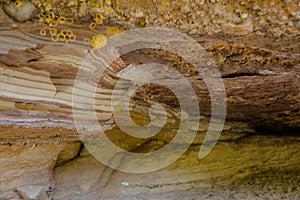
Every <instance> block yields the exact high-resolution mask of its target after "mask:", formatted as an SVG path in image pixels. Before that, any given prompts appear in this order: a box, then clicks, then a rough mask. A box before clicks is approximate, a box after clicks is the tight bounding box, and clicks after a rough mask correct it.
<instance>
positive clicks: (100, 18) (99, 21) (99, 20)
mask: <svg viewBox="0 0 300 200" xmlns="http://www.w3.org/2000/svg"><path fill="white" fill-rule="evenodd" d="M94 20H95V22H96V23H97V24H103V20H105V16H104V15H101V14H96V15H95V16H94Z"/></svg>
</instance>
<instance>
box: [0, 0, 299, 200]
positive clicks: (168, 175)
mask: <svg viewBox="0 0 300 200" xmlns="http://www.w3.org/2000/svg"><path fill="white" fill-rule="evenodd" d="M20 2H22V3H23V4H22V5H21V6H20V7H19V8H16V7H12V6H15V4H14V3H15V1H10V2H9V1H8V2H6V1H5V2H4V1H1V3H5V6H4V9H5V10H6V13H7V14H8V15H10V16H12V18H14V19H16V20H17V21H20V22H23V21H26V20H28V19H29V18H30V17H29V14H30V13H31V14H32V12H33V11H34V9H33V7H32V6H33V5H34V6H36V7H37V8H38V9H39V10H40V11H41V12H42V13H47V12H50V10H51V9H53V10H55V13H59V14H60V15H61V16H64V15H66V16H67V13H69V14H68V16H69V15H70V13H73V15H74V16H77V15H79V18H76V17H75V19H76V20H78V21H76V20H75V24H67V23H65V24H64V23H59V24H58V25H57V26H56V27H53V24H50V23H47V22H45V21H44V22H45V24H41V23H35V22H27V23H26V24H14V25H12V24H11V23H10V22H9V21H5V20H4V19H7V16H1V17H0V20H2V21H1V23H0V44H1V45H0V199H25V200H27V199H34V200H38V199H40V200H44V199H49V200H50V199H58V200H64V199H75V200H76V199H91V200H94V199H121V200H124V199H125V200H126V199H187V200H188V199H220V198H222V199H262V198H264V199H299V198H300V196H299V189H300V188H299V183H300V182H299V181H300V168H299V166H300V164H299V159H298V158H299V156H300V155H299V153H300V151H299V141H300V140H299V136H298V133H299V130H300V122H299V116H300V78H299V77H300V57H299V56H300V54H299V52H300V46H299V45H298V44H299V43H300V37H299V30H298V29H297V20H298V18H297V16H298V12H299V10H297V9H296V8H297V6H298V5H297V4H296V3H295V2H296V1H272V2H270V1H256V2H255V3H252V2H250V1H238V2H237V3H236V4H234V5H233V4H231V3H227V4H226V3H224V2H219V1H189V2H185V1H176V3H175V2H174V1H161V2H159V3H157V1H156V3H157V4H153V2H151V1H149V2H148V3H146V5H143V4H141V3H140V1H135V0H131V1H129V3H130V4H131V5H132V6H133V7H134V9H133V8H128V2H126V4H125V2H123V1H105V2H106V3H105V8H106V9H107V10H109V9H110V8H113V9H114V12H115V13H111V14H110V16H109V20H110V23H111V24H114V23H116V22H117V23H118V24H121V25H122V26H123V28H126V27H127V28H128V27H144V26H152V25H155V26H162V27H173V28H174V27H176V28H177V29H178V30H181V31H184V32H187V33H190V34H192V33H193V34H194V35H193V39H194V40H195V41H197V42H198V43H199V44H201V45H202V46H203V48H204V49H205V51H206V52H208V54H209V55H210V56H211V58H212V61H213V62H214V63H215V64H216V67H217V68H218V70H219V71H220V74H221V77H214V78H216V79H222V82H223V83H224V86H225V90H226V101H227V110H226V112H227V115H226V122H225V124H224V127H223V131H222V134H221V136H220V137H219V140H218V143H217V144H216V146H215V148H214V149H213V150H212V151H211V152H210V153H209V154H208V156H207V157H205V158H204V159H199V155H198V154H199V149H200V148H202V147H206V146H209V144H210V142H214V141H213V140H212V139H211V140H208V142H204V141H206V140H205V139H206V137H205V136H206V132H207V130H208V128H209V126H210V124H209V121H210V118H211V108H210V106H208V105H210V104H211V101H212V98H211V97H210V94H209V91H208V89H207V85H206V83H205V82H204V77H203V76H201V74H200V73H199V72H197V70H195V69H194V68H193V66H191V63H189V62H187V61H186V60H184V59H183V58H181V57H180V56H177V55H174V54H172V53H169V52H166V51H162V50H153V49H141V50H137V51H132V52H129V53H127V54H125V55H123V56H121V57H120V58H118V59H116V60H114V62H112V63H111V64H110V65H108V68H107V69H106V70H105V71H104V72H103V73H104V75H103V77H101V78H100V79H99V80H97V81H94V79H92V78H91V77H94V76H95V75H96V74H94V73H93V68H91V66H90V65H87V64H86V60H87V55H88V54H89V53H90V52H93V51H92V49H91V48H90V46H89V40H88V38H93V36H95V35H98V34H100V36H103V35H106V36H108V37H109V36H110V35H113V34H115V33H116V32H120V30H121V29H120V27H113V26H107V27H104V26H97V27H96V28H95V29H91V30H87V27H88V24H87V23H86V22H90V21H89V20H90V18H91V17H90V15H91V13H90V10H91V9H92V10H93V12H97V11H99V9H100V11H101V12H102V11H103V10H101V7H100V6H99V5H97V6H98V7H97V8H96V7H95V5H92V3H91V2H92V1H87V2H83V3H79V4H77V1H76V2H75V1H62V2H61V4H60V6H59V7H58V5H57V4H51V3H49V2H48V1H47V2H45V3H43V4H41V3H39V1H33V3H31V1H20ZM274 2H275V3H274ZM276 2H277V3H276ZM183 3H184V4H185V6H180V5H181V4H183ZM26 5H27V6H28V7H26V9H27V10H24V12H23V11H22V12H23V13H22V12H21V11H20V12H19V11H17V10H16V9H21V8H22V6H26ZM29 5H30V6H29ZM61 5H65V6H61ZM61 7H62V8H61ZM77 8H78V9H77ZM79 8H80V9H79ZM125 8H127V9H125ZM269 8H270V9H269ZM22 9H23V8H22ZM24 9H25V7H24ZM198 11H199V12H198ZM223 11H224V13H223ZM78 12H79V13H78ZM160 13H161V14H160ZM20 17H21V18H20ZM25 18H26V19H25ZM200 19H201V20H200ZM249 19H251V20H249ZM43 20H45V19H43ZM54 28H55V30H56V31H59V32H63V31H68V30H70V31H72V33H74V34H75V35H76V40H75V41H74V42H71V43H67V44H66V43H62V42H60V40H59V38H58V40H57V41H56V42H54V41H53V34H52V33H53V32H54V31H55V30H54ZM220 31H221V32H220ZM41 33H42V34H41ZM207 33H210V35H206V34H207ZM269 33H272V34H270V35H269ZM203 34H205V35H203ZM266 35H267V37H266ZM65 37H66V36H65ZM103 38H104V36H103ZM146 39H147V38H146ZM165 40H166V41H167V40H170V41H172V38H171V37H170V38H165ZM107 44H109V42H108V43H107ZM134 45H139V44H134ZM134 45H133V46H134ZM104 48H105V47H104ZM177 48H178V47H177ZM180 49H181V50H190V49H191V47H190V46H180ZM122 50H123V49H117V50H116V51H115V52H110V53H112V54H113V55H115V56H116V57H117V56H118V53H119V52H121V51H122ZM102 53H103V52H102ZM93 56H95V57H92V58H90V60H89V61H90V62H91V63H94V62H95V63H97V55H96V54H95V55H93ZM102 56H103V55H102ZM105 62H106V60H105ZM107 62H108V61H107ZM156 62H157V63H162V64H164V65H166V66H168V67H169V68H170V69H175V70H176V71H178V72H180V74H182V75H184V77H186V79H187V80H188V81H189V82H190V83H191V85H192V86H193V89H194V91H195V94H196V95H197V97H196V99H195V100H196V101H197V102H198V103H199V107H200V110H201V118H200V124H199V125H197V127H192V128H191V129H190V130H189V131H193V130H194V129H197V134H196V136H195V138H194V140H193V141H192V144H191V147H190V148H189V149H188V150H187V151H186V152H185V153H184V154H183V155H182V156H181V157H180V158H179V159H178V160H176V161H175V162H173V163H171V164H170V165H169V166H166V167H165V168H162V169H160V170H158V171H154V172H150V173H140V174H138V173H137V174H131V173H125V172H121V171H118V170H115V169H112V168H109V167H107V166H106V165H104V164H103V163H101V162H100V161H99V160H97V159H96V157H94V156H95V154H94V153H95V152H92V151H91V149H90V148H88V147H87V145H86V144H87V143H83V141H84V140H83V138H84V136H85V135H82V134H79V133H80V132H79V130H81V131H82V132H87V133H89V131H90V130H93V128H94V125H93V124H92V125H89V124H88V125H86V126H84V127H83V128H81V127H80V126H78V124H75V123H74V119H75V116H74V113H75V114H76V113H78V112H80V111H82V109H83V107H82V105H80V104H78V102H76V101H75V102H74V99H76V98H74V95H75V97H82V98H84V99H89V96H84V95H85V94H89V92H91V91H90V90H87V89H85V87H83V90H82V91H81V92H80V93H75V94H74V93H73V91H74V90H73V89H74V87H78V88H80V87H81V86H82V85H81V84H83V86H86V85H92V86H95V85H96V86H97V88H96V89H95V96H94V99H95V102H96V103H95V110H96V111H97V112H96V114H95V117H96V119H97V122H98V123H99V126H100V127H101V128H102V129H103V130H105V132H104V134H105V135H106V137H107V138H109V139H110V141H111V142H112V143H114V144H115V145H116V146H118V147H120V148H122V149H124V150H127V151H130V152H134V153H137V154H140V153H145V152H154V151H156V150H158V149H161V148H163V147H166V146H167V145H168V144H169V143H171V142H172V140H173V139H174V137H175V136H176V134H177V129H178V127H179V124H180V119H181V117H182V116H184V117H187V118H188V117H190V116H188V113H185V112H181V110H180V107H179V106H180V105H179V103H178V101H177V100H176V97H175V96H174V95H173V94H172V93H171V92H170V91H169V90H167V89H166V88H163V87H158V86H157V85H155V84H153V85H146V86H145V87H141V88H139V89H138V90H137V92H136V93H135V94H134V95H133V96H132V99H131V100H132V103H133V106H132V107H130V118H133V119H134V122H135V123H137V124H139V125H147V124H148V123H149V122H150V118H149V116H148V113H149V112H148V111H149V107H150V106H151V105H152V104H154V103H160V104H162V105H163V106H164V109H165V110H166V113H167V117H168V120H169V121H167V122H168V123H167V124H166V126H164V127H163V129H162V131H161V132H159V133H158V134H156V135H153V136H151V137H149V138H148V137H147V138H137V137H133V136H131V135H129V134H127V132H126V131H124V130H123V129H122V128H121V127H120V126H119V124H117V123H116V120H115V119H114V117H115V116H114V115H113V114H112V110H111V109H110V106H111V101H110V100H111V95H112V93H113V90H114V92H115V93H114V94H115V95H116V96H115V97H117V99H122V98H124V96H123V95H122V93H121V92H122V89H123V90H124V88H125V89H126V87H127V86H128V85H130V84H129V83H131V82H130V81H132V80H131V79H130V78H132V77H133V78H138V79H139V80H140V79H143V77H144V75H145V73H144V71H142V70H140V69H139V68H138V67H137V66H138V65H141V64H146V63H156ZM211 64H212V63H206V65H211ZM100 66H102V65H100ZM132 66H136V68H133V69H134V70H133V74H131V76H130V77H129V76H128V77H127V79H128V80H127V79H124V80H123V79H122V81H124V82H123V83H124V84H123V85H121V86H122V87H123V88H122V87H121V89H120V88H117V85H116V82H117V81H119V79H120V78H119V76H120V74H122V72H124V71H125V70H126V69H128V68H129V67H132ZM79 69H81V70H82V72H83V73H82V74H81V75H82V77H81V78H82V83H81V84H74V83H75V78H76V76H77V75H78V71H79ZM155 70H156V69H153V72H156V71H155ZM156 75H158V76H157V77H159V76H164V74H156ZM216 79H214V80H216ZM134 80H135V79H134ZM157 80H158V79H157ZM175 80H176V79H171V80H169V83H170V85H172V86H174V87H176V88H178V89H179V90H180V91H185V90H186V88H185V87H184V85H183V84H181V83H182V82H179V83H178V82H176V81H175ZM76 95H78V96H76ZM85 106H86V107H84V109H86V110H87V111H89V109H93V108H91V107H90V105H85ZM122 111H123V110H122V109H120V110H117V111H116V112H117V113H118V112H119V113H121V114H122ZM154 111H155V112H157V113H158V114H160V113H161V112H162V109H158V110H154ZM88 114H89V113H87V114H86V116H85V117H82V118H79V119H78V118H76V122H77V123H78V122H79V125H81V124H86V122H87V119H88V118H86V117H89V115H88ZM115 115H116V114H115ZM150 117H151V114H150ZM127 118H128V116H125V117H124V118H122V120H124V121H125V122H124V121H123V123H124V124H123V125H125V126H126V125H127V126H128V127H129V128H130V127H131V125H130V124H129V125H128V123H127V121H126V120H127ZM216 119H217V118H215V120H216ZM122 120H121V121H122ZM155 126H159V123H157V124H154V128H156V127H155ZM128 127H127V128H128ZM76 128H77V129H76ZM188 133H189V132H188ZM97 134H100V133H98V132H97ZM136 134H138V133H136ZM87 136H89V135H87ZM186 137H187V135H186ZM184 139H185V138H182V141H183V143H180V145H179V144H178V145H177V146H176V147H178V149H180V148H181V145H182V144H184V142H185V140H184ZM90 142H91V143H92V144H94V143H93V142H97V141H96V140H95V141H93V140H92V141H90ZM176 150H177V148H176ZM111 154H112V155H116V156H115V157H116V159H112V160H111V162H114V163H117V164H119V165H122V164H123V163H125V161H124V160H125V159H126V155H125V156H123V155H122V154H121V153H120V152H119V151H116V152H111ZM119 155H121V156H119ZM122 156H123V157H122ZM171 156H172V155H164V156H162V157H160V158H159V159H160V160H167V159H168V158H169V157H171ZM149 160H150V161H151V162H149ZM146 161H148V163H150V168H151V167H153V168H155V167H156V166H155V161H156V160H151V158H145V159H144V160H133V162H131V163H129V164H128V166H129V167H132V168H134V167H138V166H140V165H142V164H143V162H146ZM118 162H119V163H118ZM125 164H126V163H125Z"/></svg>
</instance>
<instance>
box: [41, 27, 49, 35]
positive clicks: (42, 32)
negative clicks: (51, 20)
mask: <svg viewBox="0 0 300 200" xmlns="http://www.w3.org/2000/svg"><path fill="white" fill-rule="evenodd" d="M40 35H41V36H46V35H47V30H46V29H44V28H43V29H41V30H40Z"/></svg>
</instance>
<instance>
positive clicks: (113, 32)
mask: <svg viewBox="0 0 300 200" xmlns="http://www.w3.org/2000/svg"><path fill="white" fill-rule="evenodd" d="M123 31H124V30H123V29H120V28H118V27H113V26H107V27H106V33H107V35H108V36H113V35H116V34H118V33H122V32H123Z"/></svg>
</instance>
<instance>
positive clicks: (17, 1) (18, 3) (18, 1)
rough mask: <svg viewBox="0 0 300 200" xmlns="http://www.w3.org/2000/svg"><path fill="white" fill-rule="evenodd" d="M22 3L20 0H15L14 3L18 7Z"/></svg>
mask: <svg viewBox="0 0 300 200" xmlns="http://www.w3.org/2000/svg"><path fill="white" fill-rule="evenodd" d="M22 5H23V2H22V0H16V1H15V3H14V6H15V8H17V9H18V8H20V7H21V6H22Z"/></svg>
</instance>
